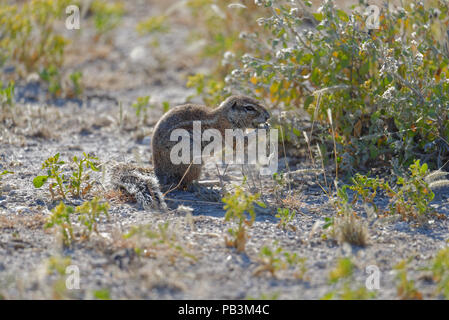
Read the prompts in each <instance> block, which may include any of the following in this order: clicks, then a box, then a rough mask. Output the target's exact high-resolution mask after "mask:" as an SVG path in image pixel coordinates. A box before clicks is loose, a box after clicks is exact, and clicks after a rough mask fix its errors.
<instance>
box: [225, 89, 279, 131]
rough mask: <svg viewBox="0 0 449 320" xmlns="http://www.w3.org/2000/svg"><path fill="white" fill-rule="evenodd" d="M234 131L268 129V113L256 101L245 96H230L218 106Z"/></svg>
mask: <svg viewBox="0 0 449 320" xmlns="http://www.w3.org/2000/svg"><path fill="white" fill-rule="evenodd" d="M220 108H221V109H222V110H224V111H225V113H226V114H227V118H228V120H229V121H230V122H231V124H232V126H233V128H234V129H245V128H259V127H261V126H262V127H264V128H268V124H267V120H268V119H269V118H270V113H269V112H268V111H267V109H266V108H265V107H264V106H263V105H262V104H261V103H260V102H259V101H257V100H256V99H253V98H250V97H246V96H230V97H229V98H227V99H226V100H225V101H223V102H222V103H221V104H220Z"/></svg>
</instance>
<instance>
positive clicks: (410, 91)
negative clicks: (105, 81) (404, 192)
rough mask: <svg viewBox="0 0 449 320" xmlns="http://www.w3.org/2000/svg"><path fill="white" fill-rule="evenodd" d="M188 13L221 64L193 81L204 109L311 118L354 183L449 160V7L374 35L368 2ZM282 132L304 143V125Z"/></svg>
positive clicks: (413, 5)
mask: <svg viewBox="0 0 449 320" xmlns="http://www.w3.org/2000/svg"><path fill="white" fill-rule="evenodd" d="M187 7H188V9H189V10H190V13H191V15H192V17H193V20H194V21H195V23H196V24H197V28H195V31H193V32H192V37H193V38H195V37H196V38H197V39H199V38H200V39H206V45H205V46H204V49H203V51H202V56H203V57H207V58H211V59H212V60H213V61H214V66H215V67H214V68H213V70H212V71H211V72H210V73H208V74H196V75H193V76H191V77H190V78H189V79H188V81H187V86H188V87H193V88H195V89H196V94H197V95H199V96H201V97H202V98H203V100H204V102H205V103H207V104H210V105H216V104H218V103H219V102H220V101H222V100H223V99H224V98H225V97H226V96H228V95H229V94H231V92H234V93H236V92H241V93H244V94H248V95H252V96H256V97H258V98H260V99H264V101H266V102H267V103H268V104H270V105H272V107H273V109H275V110H278V111H287V112H289V113H292V114H293V115H294V116H297V117H300V115H302V114H304V113H306V114H308V117H309V119H310V121H311V122H312V123H314V125H315V132H313V128H314V127H313V126H312V129H311V131H310V137H309V139H315V140H317V141H318V143H319V145H318V148H319V149H320V150H319V151H320V152H321V154H324V155H326V156H325V160H326V161H329V159H330V158H335V159H334V160H333V161H335V162H336V168H337V170H341V171H343V172H345V173H348V174H353V173H354V172H355V171H358V170H361V169H362V170H363V169H366V168H369V167H373V166H376V167H383V166H388V167H391V168H393V169H394V170H395V171H396V172H397V173H404V172H405V171H406V169H407V168H408V166H409V165H411V164H412V163H413V161H414V160H415V159H421V160H422V162H425V163H428V164H429V167H430V168H435V167H441V166H442V165H443V164H445V162H446V161H447V160H449V142H448V141H449V126H448V110H449V108H448V105H449V97H448V94H447V93H448V92H449V80H448V63H449V49H448V42H447V37H448V35H447V30H448V29H449V28H448V23H449V18H448V11H449V4H448V1H447V0H439V1H431V2H429V3H426V5H424V4H423V2H422V1H415V0H408V1H404V2H403V7H393V6H386V5H385V6H382V7H380V15H379V26H378V28H377V26H376V28H375V29H374V28H368V26H367V23H368V22H372V21H371V20H370V17H368V16H367V15H370V14H371V13H369V12H368V13H367V12H365V10H366V8H367V3H366V2H365V1H359V5H358V6H357V7H356V6H354V7H353V11H352V12H351V13H347V12H345V11H343V10H341V9H339V8H337V7H336V6H335V4H334V2H333V1H323V2H322V3H321V6H320V7H319V9H318V10H316V11H314V10H313V9H312V8H311V3H310V1H305V0H297V1H284V0H273V1H272V0H261V1H241V2H239V3H236V2H235V1H214V0H190V1H187ZM167 24H168V23H167V16H166V15H165V16H164V17H163V18H160V19H156V17H152V20H151V23H150V24H149V25H150V27H149V29H150V30H152V31H154V30H162V29H164V30H166V27H163V26H167ZM328 110H330V113H328ZM292 118H294V117H289V119H292ZM284 120H285V119H284ZM332 121H333V129H332V126H331V122H332ZM278 125H280V126H283V127H284V128H283V129H284V130H283V132H285V137H283V138H285V139H286V140H287V142H288V141H289V140H294V141H302V140H303V139H304V137H303V135H304V132H305V128H304V127H302V126H301V125H300V124H298V123H297V122H294V121H281V122H280V124H278Z"/></svg>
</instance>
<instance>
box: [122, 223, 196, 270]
mask: <svg viewBox="0 0 449 320" xmlns="http://www.w3.org/2000/svg"><path fill="white" fill-rule="evenodd" d="M124 238H125V239H132V238H135V239H137V243H136V246H135V247H134V250H135V252H136V253H137V254H139V255H142V256H145V257H149V256H155V255H156V254H157V252H160V253H161V254H162V253H165V254H166V253H169V254H170V257H169V258H170V259H172V260H173V259H174V258H175V257H176V256H177V255H178V254H180V255H182V256H184V257H187V258H189V259H191V260H193V261H196V260H197V258H196V257H195V256H194V255H193V254H191V253H189V252H188V251H186V250H185V249H184V247H182V246H181V245H180V244H179V242H178V240H177V237H176V233H175V232H174V231H173V230H172V228H170V224H169V222H165V223H159V224H158V225H157V227H154V226H153V225H150V224H148V225H139V226H133V227H132V228H131V229H130V230H129V232H128V233H127V234H125V235H124Z"/></svg>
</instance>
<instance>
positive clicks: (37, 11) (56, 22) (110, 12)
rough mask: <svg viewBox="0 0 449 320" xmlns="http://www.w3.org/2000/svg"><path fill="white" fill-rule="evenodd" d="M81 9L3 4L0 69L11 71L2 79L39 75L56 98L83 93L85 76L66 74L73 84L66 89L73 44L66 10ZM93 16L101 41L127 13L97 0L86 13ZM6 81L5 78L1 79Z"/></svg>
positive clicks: (46, 1)
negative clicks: (67, 53)
mask: <svg viewBox="0 0 449 320" xmlns="http://www.w3.org/2000/svg"><path fill="white" fill-rule="evenodd" d="M69 5H77V6H78V7H80V6H81V1H69V0H32V1H26V2H24V3H20V4H17V3H9V2H6V1H2V2H1V3H0V35H1V37H0V67H2V68H4V67H8V68H10V69H11V68H12V70H13V72H9V73H8V74H7V75H5V74H3V75H2V78H3V77H8V79H7V80H16V81H17V80H20V79H24V78H26V77H27V76H28V75H29V74H32V73H36V74H38V75H39V77H40V79H41V80H43V81H44V82H45V83H46V84H47V87H48V91H49V93H50V94H51V95H53V96H61V95H65V96H66V97H69V98H70V97H74V96H79V95H80V94H81V93H82V84H81V81H82V73H81V72H80V71H76V70H75V71H74V72H72V73H70V74H68V75H67V79H68V82H69V83H70V84H71V85H70V86H68V88H67V89H66V90H63V89H65V88H63V87H64V86H63V81H64V79H65V73H64V72H63V70H62V69H63V66H64V58H65V50H66V48H67V45H68V44H69V43H70V41H69V39H67V38H66V37H65V36H64V35H63V31H64V30H65V26H64V23H65V21H66V17H67V14H66V8H67V6H69ZM86 11H88V12H90V13H91V16H92V17H93V21H94V25H95V28H96V32H97V33H96V35H95V37H94V40H98V39H99V37H100V36H101V35H103V34H106V33H107V32H109V31H110V30H112V29H113V28H115V27H116V26H117V25H118V24H119V22H120V19H121V17H122V15H123V13H124V9H123V4H121V3H120V2H109V1H104V0H94V1H92V2H91V3H90V7H89V8H88V10H86ZM0 80H4V79H0Z"/></svg>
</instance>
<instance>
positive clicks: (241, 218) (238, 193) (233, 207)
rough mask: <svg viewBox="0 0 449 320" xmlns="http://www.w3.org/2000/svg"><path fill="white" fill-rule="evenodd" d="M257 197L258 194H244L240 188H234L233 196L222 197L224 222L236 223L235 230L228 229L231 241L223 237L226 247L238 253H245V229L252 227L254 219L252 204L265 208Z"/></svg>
mask: <svg viewBox="0 0 449 320" xmlns="http://www.w3.org/2000/svg"><path fill="white" fill-rule="evenodd" d="M259 197H260V195H259V194H249V193H246V192H245V191H244V190H243V188H242V187H241V186H237V187H236V189H235V191H234V194H228V195H226V196H225V197H223V199H222V201H223V202H224V203H225V206H224V207H223V209H224V210H226V214H225V221H229V220H233V221H236V222H237V227H236V228H229V229H228V234H229V235H230V236H231V239H228V237H227V236H225V243H226V245H227V246H230V247H234V248H236V249H237V251H239V252H243V251H245V245H246V242H247V240H248V235H247V232H246V227H250V226H252V225H253V223H254V220H255V219H256V213H255V211H254V203H256V204H258V205H259V206H261V207H263V208H265V204H264V203H263V202H260V201H258V199H259ZM246 214H249V215H250V219H247V216H246Z"/></svg>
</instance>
